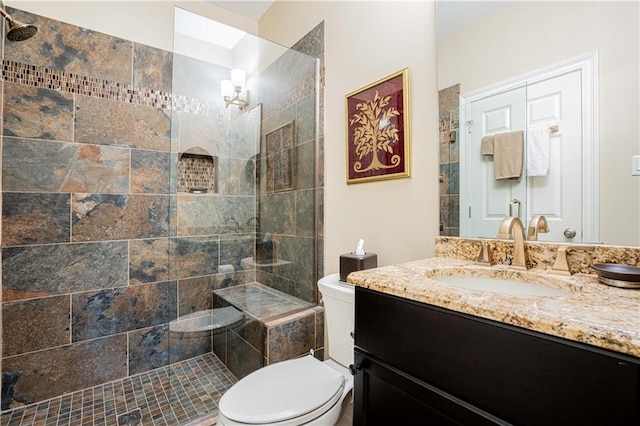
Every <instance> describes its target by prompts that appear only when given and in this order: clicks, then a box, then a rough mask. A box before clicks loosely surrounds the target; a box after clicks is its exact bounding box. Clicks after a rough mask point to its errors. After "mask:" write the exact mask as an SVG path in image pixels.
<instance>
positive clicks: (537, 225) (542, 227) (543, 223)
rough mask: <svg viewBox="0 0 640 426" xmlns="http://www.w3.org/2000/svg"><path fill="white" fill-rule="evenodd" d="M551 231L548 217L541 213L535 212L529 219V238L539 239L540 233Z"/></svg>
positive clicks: (531, 239) (530, 239)
mask: <svg viewBox="0 0 640 426" xmlns="http://www.w3.org/2000/svg"><path fill="white" fill-rule="evenodd" d="M547 232H549V225H547V218H546V217H544V216H543V215H541V214H534V215H533V216H531V220H530V221H529V229H528V230H527V240H529V241H537V240H538V234H539V233H547Z"/></svg>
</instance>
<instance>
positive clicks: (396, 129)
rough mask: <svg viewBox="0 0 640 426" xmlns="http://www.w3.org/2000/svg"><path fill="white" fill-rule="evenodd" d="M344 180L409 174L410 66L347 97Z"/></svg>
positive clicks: (406, 175) (375, 178) (370, 179)
mask: <svg viewBox="0 0 640 426" xmlns="http://www.w3.org/2000/svg"><path fill="white" fill-rule="evenodd" d="M345 101H346V105H345V109H346V139H347V183H348V184H352V183H361V182H371V181H375V180H384V179H398V178H405V177H410V176H411V134H410V132H411V116H410V111H409V69H408V68H405V69H403V70H401V71H398V72H396V73H393V74H391V75H389V76H387V77H384V78H382V79H380V80H378V81H376V82H375V83H371V84H369V85H368V86H365V87H363V88H361V89H358V90H356V91H354V92H351V93H349V94H348V95H347V96H346V99H345Z"/></svg>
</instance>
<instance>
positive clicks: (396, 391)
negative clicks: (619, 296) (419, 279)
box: [354, 287, 640, 426]
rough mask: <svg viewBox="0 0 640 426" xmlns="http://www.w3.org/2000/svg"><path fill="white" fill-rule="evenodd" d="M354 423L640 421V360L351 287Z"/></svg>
mask: <svg viewBox="0 0 640 426" xmlns="http://www.w3.org/2000/svg"><path fill="white" fill-rule="evenodd" d="M355 300H356V314H355V345H356V347H355V363H354V369H355V381H354V386H355V389H354V425H367V426H370V425H377V424H381V425H419V424H424V425H436V426H437V425H471V426H474V425H485V424H487V425H488V424H502V425H509V424H513V425H544V426H551V425H616V426H621V425H640V358H636V357H632V356H627V355H624V354H621V353H617V352H613V351H608V350H604V349H600V348H597V347H593V346H589V345H585V344H581V343H578V342H573V341H570V340H566V339H561V338H557V337H554V336H550V335H546V334H542V333H538V332H534V331H531V330H527V329H525V328H520V327H514V326H511V325H507V324H503V323H500V322H497V321H491V320H486V319H483V318H479V317H474V316H471V315H467V314H463V313H459V312H455V311H451V310H447V309H443V308H440V307H436V306H432V305H427V304H424V303H419V302H415V301H412V300H407V299H402V298H399V297H395V296H391V295H387V294H383V293H380V292H376V291H372V290H368V289H365V288H362V287H356V296H355Z"/></svg>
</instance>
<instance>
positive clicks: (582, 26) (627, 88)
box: [436, 0, 640, 246]
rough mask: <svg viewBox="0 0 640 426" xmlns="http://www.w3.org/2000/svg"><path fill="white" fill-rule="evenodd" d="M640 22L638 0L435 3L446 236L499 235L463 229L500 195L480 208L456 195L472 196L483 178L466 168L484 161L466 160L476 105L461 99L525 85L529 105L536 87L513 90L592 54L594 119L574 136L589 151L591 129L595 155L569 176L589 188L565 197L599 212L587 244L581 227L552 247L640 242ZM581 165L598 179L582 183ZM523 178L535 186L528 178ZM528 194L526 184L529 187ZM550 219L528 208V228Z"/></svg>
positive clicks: (442, 217) (443, 232)
mask: <svg viewBox="0 0 640 426" xmlns="http://www.w3.org/2000/svg"><path fill="white" fill-rule="evenodd" d="M639 18H640V8H639V3H638V2H625V1H620V2H617V1H588V2H587V1H566V2H548V1H530V0H523V1H497V2H490V1H487V2H485V1H458V0H436V28H437V43H438V45H437V55H438V56H437V59H438V90H439V92H440V164H441V166H440V182H441V184H440V185H441V186H440V209H441V211H440V220H441V235H450V236H462V237H478V236H485V237H492V238H495V237H496V235H497V230H498V229H497V227H496V229H495V234H493V235H478V233H477V232H474V231H470V230H469V228H468V227H465V226H464V221H465V220H467V216H468V215H469V214H470V213H469V212H470V211H474V212H476V211H480V209H481V208H483V206H482V205H478V203H479V204H483V203H485V204H486V203H487V201H486V200H487V197H490V196H492V195H495V194H487V197H479V198H480V200H479V201H469V197H467V196H463V197H461V196H460V194H461V192H460V191H461V188H464V186H465V185H467V186H469V185H471V186H472V188H467V192H469V191H471V192H473V191H474V188H473V185H476V184H477V181H478V180H480V176H476V175H473V176H469V173H468V171H467V170H468V169H467V165H468V164H469V163H470V162H472V161H480V158H482V156H481V155H480V154H479V153H477V154H474V155H469V154H468V151H467V148H468V146H465V145H464V144H465V143H469V140H468V139H469V137H468V135H469V133H468V131H469V129H468V126H467V124H466V122H467V121H469V119H470V117H469V111H470V109H469V108H470V105H471V104H470V103H469V102H466V101H465V104H464V105H460V104H459V102H460V99H463V101H464V100H465V99H474V95H475V96H476V97H477V94H478V93H483V91H486V92H484V93H490V92H491V89H494V91H495V90H496V89H495V88H496V87H500V85H501V84H504V85H505V86H504V87H506V88H508V87H509V84H511V86H512V87H511V89H517V88H519V87H524V91H525V96H528V98H527V101H529V100H530V99H532V96H533V95H532V92H533V91H532V90H530V89H531V88H532V85H531V84H528V83H526V84H524V85H520V86H518V87H515V86H514V84H515V83H514V81H517V80H518V78H519V77H522V76H530V75H533V74H535V73H536V72H542V71H544V70H548V69H550V68H553V67H558V66H559V64H563V63H566V62H568V61H571V60H574V59H575V58H581V57H584V56H585V55H589V54H594V53H595V55H594V57H595V63H594V68H593V70H594V72H593V81H594V88H595V89H594V94H593V108H592V109H593V111H594V114H593V122H592V123H591V125H589V128H588V129H586V128H584V126H585V125H582V127H583V129H582V133H581V134H580V135H579V137H578V139H577V141H578V143H579V144H583V142H584V140H585V139H588V138H586V137H585V135H588V134H590V133H589V132H591V134H592V135H593V137H592V139H593V140H592V148H589V147H584V146H583V147H582V150H583V151H582V153H581V154H578V155H581V156H582V157H585V156H589V149H593V155H592V156H591V157H592V158H593V162H592V165H591V166H588V165H587V166H584V165H582V164H589V163H588V162H587V163H582V162H581V159H576V162H577V163H580V166H579V167H578V166H576V167H577V168H576V170H578V171H577V172H575V173H573V176H575V175H576V174H577V173H580V179H579V180H582V185H583V188H584V190H583V191H582V192H581V193H563V195H562V197H563V198H564V200H565V201H566V200H567V199H568V200H569V201H570V203H579V202H580V203H581V202H583V200H584V203H585V206H584V208H583V210H584V211H587V212H589V211H590V212H593V218H594V220H593V221H592V222H593V225H592V226H593V227H594V229H595V232H594V233H593V235H595V237H593V238H585V239H584V240H583V239H581V238H580V237H581V235H582V232H581V231H580V230H579V231H578V234H579V235H578V239H566V238H565V237H564V236H563V235H562V233H561V234H560V238H559V239H558V237H557V233H556V234H554V239H553V241H566V242H588V243H591V242H602V243H606V244H611V245H625V246H638V245H640V176H632V173H631V168H632V167H631V164H632V157H633V156H634V155H640V124H639V123H640V120H639V117H640V105H639V104H640V102H639V99H640V87H639V83H638V75H640V66H639V63H640V42H639V39H640V34H639V28H640V25H639ZM581 76H582V77H581V78H582V80H580V81H581V84H582V85H584V84H585V83H584V82H585V81H587V80H588V79H585V72H584V71H582V74H581ZM516 86H517V85H516ZM498 92H499V91H498ZM459 95H462V97H459ZM582 101H583V102H584V99H583V100H582ZM582 105H584V104H582ZM575 108H584V106H582V107H580V106H578V107H575ZM575 108H574V109H575ZM524 111H525V112H524V114H526V115H527V116H526V117H525V122H526V123H529V122H530V121H528V120H529V119H530V118H531V117H530V116H531V114H532V110H531V107H530V104H528V103H527V104H525V108H524ZM460 114H462V115H460ZM477 124H479V123H478V122H477V120H476V121H474V122H473V124H472V125H473V126H474V127H476V128H477V127H479V126H476V125H477ZM562 125H563V123H561V130H564V129H563V127H562ZM482 126H485V123H484V122H483V123H482ZM525 126H526V125H525ZM550 128H551V127H550ZM512 130H515V129H512ZM463 133H464V134H463ZM559 133H562V131H561V132H559ZM551 143H553V138H552V139H551ZM562 143H567V142H566V140H563V141H562ZM469 146H470V145H469ZM525 150H526V148H525ZM551 154H552V155H553V151H551ZM465 155H467V157H465ZM461 159H462V163H461V162H460V160H461ZM565 160H566V159H565ZM461 164H462V165H461ZM463 168H464V169H463ZM585 168H591V169H593V170H591V172H593V173H592V174H591V176H592V177H591V178H590V179H592V180H593V181H592V182H585V177H584V173H582V172H583V171H584V170H582V169H585ZM587 171H589V170H587ZM465 172H466V173H467V175H465ZM565 175H566V173H565ZM461 177H462V178H461ZM522 179H523V180H526V181H531V180H532V178H531V177H527V176H524V177H523V178H522ZM533 179H536V178H533ZM534 186H535V185H534ZM531 187H532V185H531V184H530V183H529V184H528V186H527V188H531ZM463 191H464V189H463ZM548 192H549V191H548ZM550 192H551V193H552V195H553V191H550ZM558 193H559V192H556V193H555V194H556V197H557V194H558ZM476 198H477V197H476ZM589 198H591V200H589ZM483 200H484V201H483ZM509 201H510V200H507V202H506V204H507V205H505V206H504V210H503V211H504V212H505V215H506V214H507V212H508V207H509V206H508V204H509ZM538 204H539V203H538ZM543 204H544V203H543ZM546 213H547V212H546V211H540V210H539V211H535V209H534V208H533V207H532V208H530V209H529V211H528V213H527V214H524V215H523V216H524V217H523V218H522V219H523V222H526V220H527V219H528V217H530V214H546ZM559 214H560V215H562V214H564V213H563V212H562V211H560V212H559ZM583 216H584V214H583ZM461 224H462V226H461ZM498 224H499V222H498ZM526 225H527V223H525V226H526ZM550 227H553V222H551V223H550ZM461 231H462V232H461ZM465 232H470V233H469V234H467V235H465ZM547 235H548V234H540V235H539V238H538V239H539V240H541V241H545V240H546V241H552V239H550V238H549V239H547V238H546V236H547Z"/></svg>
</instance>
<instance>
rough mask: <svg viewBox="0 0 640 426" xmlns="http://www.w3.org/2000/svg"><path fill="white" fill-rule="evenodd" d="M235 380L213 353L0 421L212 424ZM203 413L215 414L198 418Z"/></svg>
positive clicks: (49, 425) (12, 424)
mask: <svg viewBox="0 0 640 426" xmlns="http://www.w3.org/2000/svg"><path fill="white" fill-rule="evenodd" d="M236 381H237V379H236V377H235V376H234V375H233V374H232V373H231V372H230V371H229V370H228V369H227V368H226V367H225V365H224V364H223V363H222V362H221V361H220V360H219V359H218V358H217V357H216V356H215V355H214V354H212V353H209V354H205V355H202V356H199V357H196V358H191V359H188V360H186V361H182V362H179V363H175V364H172V365H170V366H166V367H162V368H158V369H155V370H151V371H147V372H145V373H141V374H137V375H135V376H131V377H126V378H124V379H121V380H116V381H114V382H109V383H106V384H104V385H100V386H95V387H93V388H88V389H83V390H80V391H77V392H73V393H70V394H66V395H62V396H59V397H57V398H52V399H49V400H47V401H43V402H39V403H36V404H31V405H27V406H25V407H20V408H15V409H13V410H10V411H5V412H3V413H2V415H1V416H0V425H1V426H31V425H33V426H62V425H65V426H75V425H82V426H84V425H93V426H98V425H103V426H138V425H139V426H151V425H153V426H174V425H184V424H187V423H188V424H189V425H203V426H204V425H210V424H214V423H215V421H214V420H212V419H213V418H215V417H217V412H218V401H219V400H220V398H221V397H222V394H223V393H224V392H225V391H226V390H227V389H229V388H230V387H231V385H233V384H234V383H235V382H236ZM201 418H207V419H211V420H208V421H203V422H202V423H200V422H198V421H197V420H196V419H201ZM194 421H195V422H194ZM189 422H191V423H189Z"/></svg>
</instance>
